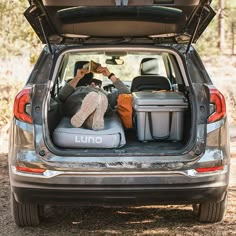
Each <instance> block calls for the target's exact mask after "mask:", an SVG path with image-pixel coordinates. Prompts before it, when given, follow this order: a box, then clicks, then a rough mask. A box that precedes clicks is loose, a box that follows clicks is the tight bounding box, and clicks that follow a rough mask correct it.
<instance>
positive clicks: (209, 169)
mask: <svg viewBox="0 0 236 236" xmlns="http://www.w3.org/2000/svg"><path fill="white" fill-rule="evenodd" d="M223 169H224V166H214V167H203V168H197V169H196V171H197V172H200V173H203V172H210V171H219V170H223Z"/></svg>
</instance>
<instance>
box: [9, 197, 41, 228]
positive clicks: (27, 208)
mask: <svg viewBox="0 0 236 236" xmlns="http://www.w3.org/2000/svg"><path fill="white" fill-rule="evenodd" d="M10 201H11V211H12V215H13V218H14V221H15V223H16V225H17V226H19V227H25V226H36V225H38V224H39V223H40V215H41V214H42V207H40V206H39V205H38V204H34V203H24V204H21V203H18V202H17V201H16V199H15V197H14V195H13V194H11V200H10Z"/></svg>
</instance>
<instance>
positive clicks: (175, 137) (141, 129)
mask: <svg viewBox="0 0 236 236" xmlns="http://www.w3.org/2000/svg"><path fill="white" fill-rule="evenodd" d="M132 95H133V109H134V116H135V125H136V130H137V136H138V139H139V140H140V141H149V140H172V141H179V140H182V138H183V123H184V111H185V110H186V109H187V108H188V100H187V99H186V97H185V96H184V95H183V93H180V92H167V91H155V92H154V91H153V92H151V91H150V92H149V91H140V92H134V93H132Z"/></svg>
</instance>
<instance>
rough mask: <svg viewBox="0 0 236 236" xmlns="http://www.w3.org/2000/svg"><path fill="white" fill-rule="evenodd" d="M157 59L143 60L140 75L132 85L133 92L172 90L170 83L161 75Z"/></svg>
mask: <svg viewBox="0 0 236 236" xmlns="http://www.w3.org/2000/svg"><path fill="white" fill-rule="evenodd" d="M159 73H160V70H159V64H158V59H157V58H143V59H142V61H141V63H140V75H139V76H136V77H135V78H134V79H133V81H132V84H131V92H137V91H143V90H167V91H169V90H171V85H170V81H169V80H168V79H167V78H166V77H164V76H161V75H159Z"/></svg>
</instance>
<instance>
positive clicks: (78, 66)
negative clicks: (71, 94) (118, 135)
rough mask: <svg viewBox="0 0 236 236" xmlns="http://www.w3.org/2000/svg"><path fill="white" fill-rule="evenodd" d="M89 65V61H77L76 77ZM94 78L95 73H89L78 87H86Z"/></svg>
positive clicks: (75, 67)
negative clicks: (79, 71)
mask: <svg viewBox="0 0 236 236" xmlns="http://www.w3.org/2000/svg"><path fill="white" fill-rule="evenodd" d="M87 63H89V61H77V62H76V63H75V66H74V76H76V74H77V70H78V69H82V68H83V66H84V65H85V64H87ZM92 78H93V73H88V74H86V75H85V76H84V77H83V78H82V79H81V80H80V81H79V82H78V83H77V85H76V86H86V85H88V84H90V83H91V80H92Z"/></svg>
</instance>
